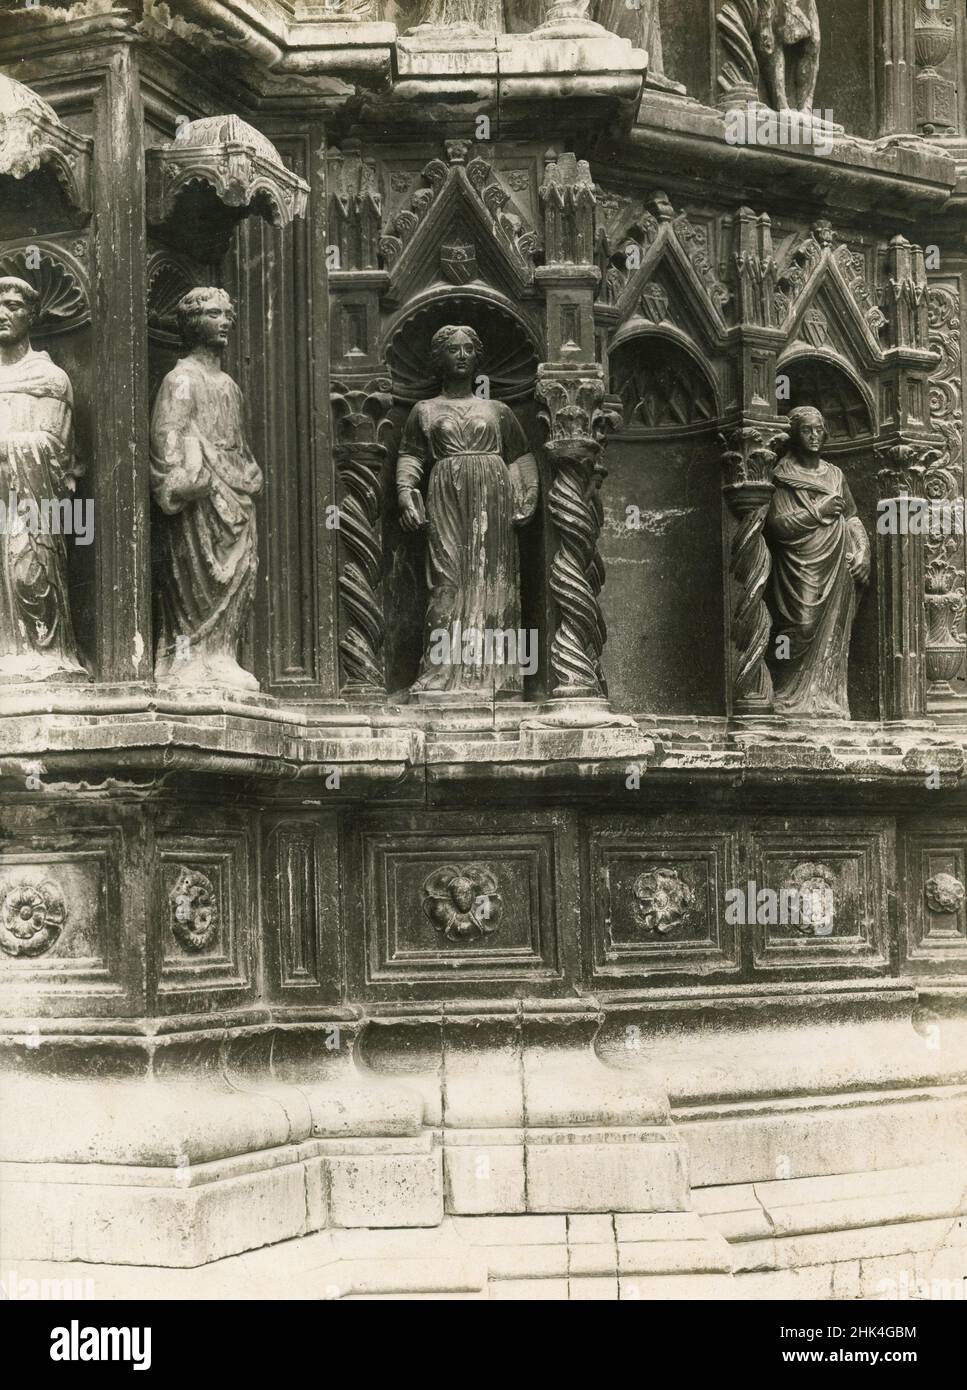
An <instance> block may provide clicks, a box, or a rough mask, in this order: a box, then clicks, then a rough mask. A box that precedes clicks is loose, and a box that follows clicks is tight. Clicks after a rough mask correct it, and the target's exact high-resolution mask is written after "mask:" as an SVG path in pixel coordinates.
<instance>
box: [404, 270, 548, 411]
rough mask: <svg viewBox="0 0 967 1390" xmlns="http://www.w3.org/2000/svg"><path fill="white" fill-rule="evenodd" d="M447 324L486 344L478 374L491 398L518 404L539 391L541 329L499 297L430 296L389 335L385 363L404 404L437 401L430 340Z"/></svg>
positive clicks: (465, 295) (412, 310)
mask: <svg viewBox="0 0 967 1390" xmlns="http://www.w3.org/2000/svg"><path fill="white" fill-rule="evenodd" d="M447 323H465V324H468V325H469V327H471V328H473V329H474V330H475V331H476V332H477V334H478V335H479V337H480V341H481V342H482V343H483V345H484V352H485V357H484V360H483V361H482V362H481V363H480V366H479V370H480V372H481V373H483V374H485V375H486V377H487V379H488V382H489V389H490V394H491V396H493V397H495V398H496V399H498V400H504V401H515V400H522V399H523V398H524V397H526V396H529V395H530V394H531V393H532V392H533V389H534V381H535V378H536V376H537V364H538V362H539V360H540V358H541V356H542V347H541V343H540V340H539V338H538V335H537V331H536V329H534V328H532V327H531V326H530V325H529V324H527V323H525V321H524V320H523V319H522V318H521V316H520V315H519V314H518V313H517V312H516V310H515V309H514V308H513V307H512V306H511V305H510V304H506V303H505V302H504V301H503V299H502V298H498V297H497V296H495V295H492V294H487V293H482V292H477V293H471V292H467V293H463V294H461V293H460V292H459V291H454V292H453V293H449V294H447V293H444V294H440V293H431V294H429V295H427V296H425V297H423V298H422V299H421V301H419V302H417V304H415V305H413V306H411V307H410V308H409V309H407V310H406V311H404V313H403V314H401V315H400V317H399V318H398V319H397V320H396V321H395V323H394V324H392V325H391V327H390V329H389V332H388V334H387V342H386V360H387V361H388V362H389V365H390V368H391V370H392V373H393V394H394V395H395V396H396V397H397V398H398V399H399V400H403V401H419V400H423V399H425V398H426V397H427V396H432V395H433V394H434V391H435V390H436V387H437V385H438V381H437V377H436V375H435V373H434V370H433V366H432V364H431V362H430V339H431V338H432V337H433V334H434V333H435V332H436V330H437V329H438V328H442V327H443V326H444V324H447Z"/></svg>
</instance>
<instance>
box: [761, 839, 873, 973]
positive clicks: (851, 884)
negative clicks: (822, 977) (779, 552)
mask: <svg viewBox="0 0 967 1390" xmlns="http://www.w3.org/2000/svg"><path fill="white" fill-rule="evenodd" d="M780 824H781V825H782V829H778V828H777V829H776V830H772V829H770V828H769V827H768V825H767V824H764V823H762V822H757V823H756V824H755V825H754V826H753V829H752V852H751V856H750V866H751V873H750V876H749V884H750V885H751V887H752V895H753V896H752V898H750V899H749V901H755V900H756V899H757V898H758V895H760V894H761V893H762V892H763V890H765V892H766V894H768V898H767V899H766V900H765V901H760V905H759V907H758V911H757V914H756V920H755V921H754V922H753V923H752V924H751V929H752V938H753V941H754V955H755V965H756V968H757V969H760V970H761V969H769V968H772V967H775V968H786V967H792V968H794V969H800V968H802V967H807V968H812V967H820V968H822V969H823V970H827V969H828V968H829V967H830V966H843V967H845V968H846V969H855V968H856V967H857V966H865V967H872V968H874V969H877V970H880V971H882V970H885V969H887V968H888V966H889V939H890V934H889V929H888V928H889V924H888V920H887V912H888V907H887V894H886V889H885V873H886V865H887V862H888V858H889V855H890V851H891V832H890V829H889V823H888V822H886V821H881V822H878V823H877V824H876V826H875V827H874V826H871V827H870V828H869V829H865V830H857V829H856V826H855V822H851V823H849V824H847V823H843V824H842V825H835V824H833V823H832V822H830V821H828V820H824V821H822V822H821V823H819V824H817V825H816V826H815V827H813V826H811V825H810V823H809V822H808V821H800V822H799V823H798V827H797V829H796V830H795V831H792V830H790V829H787V828H786V827H787V826H788V825H789V822H788V821H783V822H781V823H780ZM739 886H742V885H739ZM797 912H798V917H799V920H798V921H797V920H796V913H797ZM746 915H749V914H746ZM776 918H778V920H775V919H776Z"/></svg>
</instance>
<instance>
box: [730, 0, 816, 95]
mask: <svg viewBox="0 0 967 1390" xmlns="http://www.w3.org/2000/svg"><path fill="white" fill-rule="evenodd" d="M716 26H717V29H718V40H719V77H718V82H719V90H720V92H721V95H722V100H723V103H724V104H725V105H727V106H729V107H734V106H737V105H745V104H746V103H749V102H756V101H758V100H759V89H760V85H761V86H762V87H763V88H764V89H765V92H766V96H767V99H768V101H769V104H770V106H771V107H772V108H773V110H775V111H787V110H790V109H791V110H794V111H803V112H806V113H809V112H811V111H812V109H813V95H814V93H815V90H816V78H817V76H818V74H819V54H820V45H821V33H820V25H819V14H818V11H817V8H816V0H786V3H784V4H782V5H775V4H773V3H771V0H726V3H725V4H724V5H721V6H720V8H719V10H718V12H717V14H716Z"/></svg>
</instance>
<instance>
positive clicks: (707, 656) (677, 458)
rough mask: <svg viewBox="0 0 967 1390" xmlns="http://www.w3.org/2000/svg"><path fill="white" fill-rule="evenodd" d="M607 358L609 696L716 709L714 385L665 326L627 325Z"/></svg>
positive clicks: (720, 658) (719, 683)
mask: <svg viewBox="0 0 967 1390" xmlns="http://www.w3.org/2000/svg"><path fill="white" fill-rule="evenodd" d="M629 328H630V331H628V329H629ZM609 363H610V382H609V385H610V390H611V394H612V396H616V397H617V398H618V399H619V400H620V401H621V407H622V409H621V414H622V421H623V423H622V425H621V426H620V427H619V428H618V430H617V431H616V432H615V433H614V435H612V436H611V437H610V438H609V440H608V443H607V447H606V451H605V460H604V461H605V466H606V468H607V470H608V482H607V486H606V487H605V488H604V489H603V492H602V501H603V503H604V509H605V518H604V527H603V531H602V536H601V541H600V546H599V548H600V551H601V555H602V558H603V559H604V563H605V569H606V572H607V582H606V584H605V586H604V589H603V591H602V595H601V599H602V607H603V611H604V615H605V620H606V622H607V624H608V644H607V646H606V647H605V651H604V667H605V674H606V676H607V679H608V688H609V691H610V694H611V699H612V702H613V703H614V704H615V706H616V707H617V708H618V709H620V710H623V711H629V712H634V713H641V712H652V713H663V714H671V715H679V714H681V715H688V714H692V715H717V714H722V713H724V710H725V698H724V684H725V654H724V644H723V639H722V633H723V624H724V594H723V585H722V508H721V476H720V475H721V465H720V462H719V448H718V444H717V430H718V420H719V416H720V413H721V406H720V398H719V391H718V387H717V384H716V382H715V380H714V379H713V377H712V375H711V373H710V372H709V371H708V369H707V367H706V366H705V364H704V362H703V361H702V359H701V357H700V356H699V354H698V352H697V350H696V349H695V348H694V346H693V345H692V344H691V343H690V342H689V341H688V340H687V339H686V338H685V337H684V335H683V334H681V333H679V332H678V331H677V330H674V329H666V328H664V327H663V328H661V329H657V328H656V329H649V330H644V331H643V330H641V329H637V328H635V327H633V326H627V327H626V329H625V330H624V331H623V332H619V334H618V335H616V338H615V340H614V344H613V346H612V348H611V351H610V356H609Z"/></svg>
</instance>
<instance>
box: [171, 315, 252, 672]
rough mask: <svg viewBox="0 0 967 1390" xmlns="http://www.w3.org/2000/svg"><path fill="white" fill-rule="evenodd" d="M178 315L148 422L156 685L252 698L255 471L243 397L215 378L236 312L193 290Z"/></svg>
mask: <svg viewBox="0 0 967 1390" xmlns="http://www.w3.org/2000/svg"><path fill="white" fill-rule="evenodd" d="M177 312H178V325H179V328H180V331H181V335H182V340H183V342H184V345H185V347H186V349H187V353H186V355H185V356H184V357H182V358H181V359H180V360H179V362H178V365H177V366H176V367H175V368H174V369H173V370H172V371H170V372H169V373H168V375H167V376H166V377H165V379H164V380H163V382H162V383H161V387H160V390H159V391H158V396H157V399H156V401H155V403H154V409H153V411H152V415H151V487H152V493H153V495H154V499H155V502H156V503H157V504H158V507H159V508H160V510H161V512H162V513H163V521H162V524H161V526H160V528H159V529H160V561H161V572H160V578H159V586H160V591H159V595H158V598H159V603H158V608H159V614H158V618H159V635H158V644H157V650H156V654H155V679H156V680H157V681H158V682H160V683H162V684H166V685H171V684H174V685H180V686H192V687H196V688H197V687H199V686H228V687H232V688H235V689H241V690H258V688H259V686H258V681H257V680H256V679H255V677H254V676H253V675H251V674H250V673H249V672H248V671H245V670H243V669H242V667H241V666H240V665H239V664H238V659H237V648H238V642H239V637H240V635H241V631H242V627H243V624H244V623H245V620H246V618H247V617H248V614H249V610H250V608H251V604H252V598H253V595H254V592H255V576H256V573H257V570H258V536H257V529H256V517H255V496H256V494H257V493H259V492H260V491H261V489H262V471H261V469H260V468H259V466H258V464H257V463H256V461H255V459H254V457H253V456H252V452H251V450H250V448H249V446H248V442H247V440H246V437H245V427H244V423H243V403H242V393H241V391H240V390H239V388H238V386H237V384H236V383H235V382H234V381H233V380H232V378H231V377H230V376H228V375H227V373H226V372H224V371H223V370H222V354H223V352H224V350H225V348H226V346H227V344H228V336H229V333H230V332H231V330H232V328H233V327H234V324H235V310H234V308H233V306H232V301H231V300H230V299H229V297H228V295H227V294H226V293H225V291H224V290H221V289H213V288H202V289H195V290H191V291H189V293H188V294H186V295H185V296H184V297H183V298H182V299H181V300H180V302H179V304H178V310H177Z"/></svg>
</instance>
